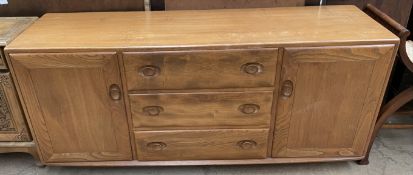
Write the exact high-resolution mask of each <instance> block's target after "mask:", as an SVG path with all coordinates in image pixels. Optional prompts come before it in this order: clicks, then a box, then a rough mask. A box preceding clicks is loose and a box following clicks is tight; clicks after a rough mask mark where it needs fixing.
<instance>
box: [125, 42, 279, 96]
mask: <svg viewBox="0 0 413 175" xmlns="http://www.w3.org/2000/svg"><path fill="white" fill-rule="evenodd" d="M277 56H278V49H251V50H214V51H176V52H142V53H128V52H126V53H124V54H123V57H124V64H125V70H126V72H125V73H126V78H127V85H128V89H129V90H147V89H199V88H206V89H208V88H239V87H244V88H245V87H272V86H273V85H274V76H275V71H276V67H275V64H276V60H277ZM253 64H258V65H256V66H259V67H260V71H259V72H257V73H254V72H246V71H247V69H248V68H250V69H252V71H254V69H253V68H254V65H253ZM247 65H249V66H247ZM145 66H150V67H153V68H156V69H158V70H157V71H158V74H157V75H154V76H145V75H142V71H144V70H142V68H143V67H145ZM255 68H256V67H255Z"/></svg>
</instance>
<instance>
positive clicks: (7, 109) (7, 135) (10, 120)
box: [0, 72, 31, 142]
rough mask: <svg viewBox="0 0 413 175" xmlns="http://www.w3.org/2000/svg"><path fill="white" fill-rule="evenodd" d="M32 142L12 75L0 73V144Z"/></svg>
mask: <svg viewBox="0 0 413 175" xmlns="http://www.w3.org/2000/svg"><path fill="white" fill-rule="evenodd" d="M4 141H6V142H7V141H31V138H30V135H29V131H28V129H27V126H26V123H25V121H24V116H23V112H22V110H21V108H20V103H19V100H18V99H17V94H16V90H15V88H14V85H13V82H12V80H11V77H10V73H9V72H7V73H0V142H4Z"/></svg>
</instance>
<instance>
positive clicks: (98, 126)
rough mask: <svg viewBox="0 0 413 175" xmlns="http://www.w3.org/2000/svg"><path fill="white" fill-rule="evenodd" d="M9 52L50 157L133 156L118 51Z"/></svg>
mask: <svg viewBox="0 0 413 175" xmlns="http://www.w3.org/2000/svg"><path fill="white" fill-rule="evenodd" d="M10 56H11V62H12V66H13V68H14V71H15V74H16V77H17V82H18V84H19V86H20V90H21V94H22V96H23V100H24V103H25V107H26V109H27V113H28V116H29V118H30V121H31V123H32V125H33V127H34V132H35V134H36V137H37V140H38V143H39V147H40V149H41V153H42V155H43V158H44V159H45V161H46V162H68V161H103V160H130V159H131V151H130V150H131V148H130V141H129V134H128V125H127V118H126V114H125V106H124V102H123V99H119V100H113V99H112V98H111V96H110V95H109V90H110V89H111V87H113V85H114V86H119V87H121V80H120V73H119V66H118V60H117V57H116V54H115V53H79V54H75V53H73V54H11V55H10ZM120 96H121V95H120Z"/></svg>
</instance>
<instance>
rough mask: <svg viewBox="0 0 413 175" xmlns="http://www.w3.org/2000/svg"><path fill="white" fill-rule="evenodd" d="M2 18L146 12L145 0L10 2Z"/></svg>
mask: <svg viewBox="0 0 413 175" xmlns="http://www.w3.org/2000/svg"><path fill="white" fill-rule="evenodd" d="M8 2H9V4H8V5H1V6H0V16H41V15H43V14H44V13H47V12H82V11H130V10H144V5H143V0H8Z"/></svg>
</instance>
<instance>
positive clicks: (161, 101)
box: [129, 91, 272, 130]
mask: <svg viewBox="0 0 413 175" xmlns="http://www.w3.org/2000/svg"><path fill="white" fill-rule="evenodd" d="M129 98H130V104H131V107H130V108H131V111H132V118H133V124H134V127H135V128H136V129H140V130H146V129H150V130H152V129H161V130H164V129H176V128H178V129H190V128H199V127H206V128H228V127H230V128H235V127H236V128H243V127H244V128H268V127H269V124H270V118H271V104H272V91H247V92H207V93H161V94H131V95H129ZM245 104H254V105H258V106H259V107H258V111H256V112H255V113H251V114H245V113H243V112H242V111H241V109H240V107H241V106H243V105H245ZM147 107H160V108H162V111H159V114H157V115H151V114H148V113H146V112H145V111H144V109H145V108H147ZM244 110H245V109H244Z"/></svg>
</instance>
